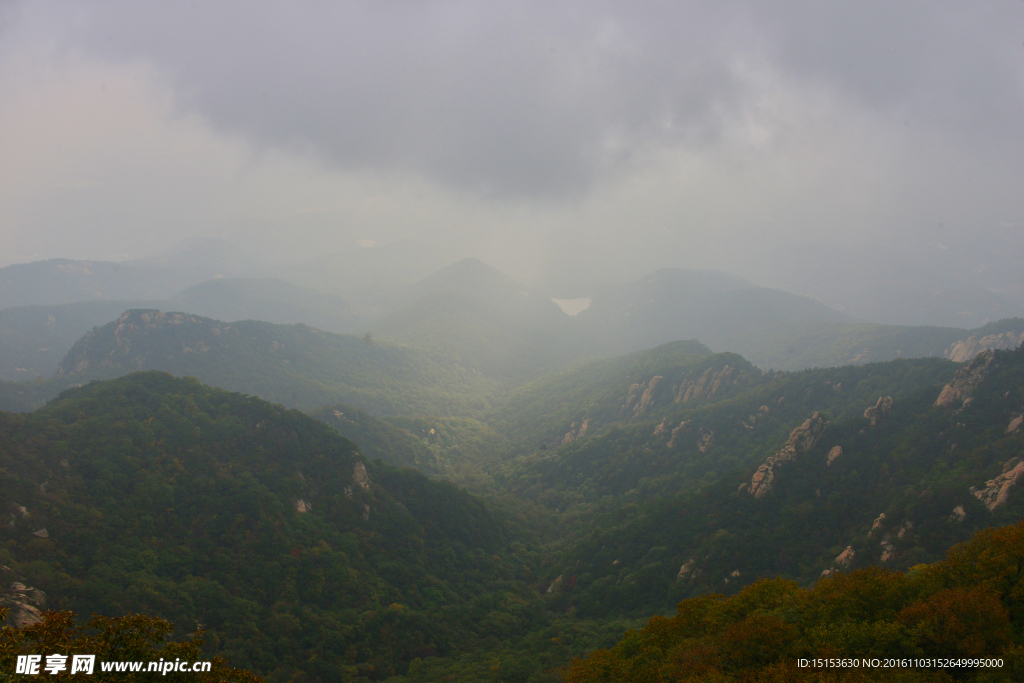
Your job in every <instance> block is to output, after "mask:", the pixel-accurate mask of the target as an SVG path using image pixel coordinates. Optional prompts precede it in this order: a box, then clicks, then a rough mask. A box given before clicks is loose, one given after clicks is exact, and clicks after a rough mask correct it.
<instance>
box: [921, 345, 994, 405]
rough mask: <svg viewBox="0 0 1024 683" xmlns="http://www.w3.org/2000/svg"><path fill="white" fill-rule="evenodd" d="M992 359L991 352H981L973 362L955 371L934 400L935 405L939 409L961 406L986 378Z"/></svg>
mask: <svg viewBox="0 0 1024 683" xmlns="http://www.w3.org/2000/svg"><path fill="white" fill-rule="evenodd" d="M994 359H995V355H994V354H993V353H992V352H991V351H982V352H981V353H979V354H978V355H977V357H975V359H974V360H972V361H971V362H970V363H968V364H967V365H965V366H964V367H962V368H960V369H959V370H957V371H956V374H955V375H953V381H952V382H950V383H949V384H947V385H946V386H944V387H943V388H942V391H941V392H940V393H939V397H938V398H937V399H935V405H936V406H938V407H940V408H952V407H954V406H957V405H958V404H959V405H963V404H964V402H965V401H967V400H968V399H970V398H971V395H972V394H973V393H974V390H975V389H976V388H977V387H978V385H980V384H981V383H982V382H983V381H984V380H985V377H986V376H988V370H989V366H991V365H992V361H993V360H994Z"/></svg>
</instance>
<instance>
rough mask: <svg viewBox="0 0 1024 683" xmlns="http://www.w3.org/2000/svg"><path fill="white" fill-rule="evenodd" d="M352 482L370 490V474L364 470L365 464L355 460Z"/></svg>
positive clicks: (365, 489)
mask: <svg viewBox="0 0 1024 683" xmlns="http://www.w3.org/2000/svg"><path fill="white" fill-rule="evenodd" d="M352 483H353V484H355V485H356V486H359V487H360V488H362V489H363V490H364V491H369V490H370V475H369V473H367V471H366V465H364V464H363V463H361V462H359V461H356V464H355V466H354V467H353V468H352Z"/></svg>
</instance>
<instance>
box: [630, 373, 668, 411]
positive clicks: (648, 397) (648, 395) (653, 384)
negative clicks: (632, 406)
mask: <svg viewBox="0 0 1024 683" xmlns="http://www.w3.org/2000/svg"><path fill="white" fill-rule="evenodd" d="M663 379H665V378H664V377H662V376H661V375H655V376H654V377H652V378H651V381H650V382H648V383H647V388H646V389H644V393H643V394H642V395H641V396H640V403H639V404H638V405H637V407H636V414H637V415H643V414H644V413H646V412H647V409H648V408H650V407H651V406H652V405H654V390H655V389H656V388H657V386H658V383H659V382H661V380H663Z"/></svg>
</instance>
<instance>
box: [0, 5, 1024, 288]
mask: <svg viewBox="0 0 1024 683" xmlns="http://www.w3.org/2000/svg"><path fill="white" fill-rule="evenodd" d="M1022 188H1024V2H1021V1H1020V0H992V1H991V2H985V3H965V2H962V1H950V2H936V1H929V2H917V1H908V2H896V1H893V0H886V1H884V2H865V1H863V0H857V1H854V2H838V1H829V2H821V1H820V0H819V1H807V2H783V1H773V2H692V3H688V2H678V1H672V2H668V1H666V2H648V3H639V2H635V1H634V2H628V3H627V2H600V1H589V2H583V1H575V0H568V1H566V2H557V3H551V2H507V3H494V2H413V1H400V0H376V1H373V2H327V1H325V0H318V1H301V0H290V1H289V2H279V3H278V2H266V1H262V0H260V1H253V0H247V1H245V2H242V1H231V0H224V1H220V2H195V3H187V2H184V1H178V2H144V1H142V0H131V1H124V2H114V1H111V2H91V1H89V0H74V1H73V2H49V1H46V0H36V1H30V0H26V1H24V2H22V1H19V0H6V1H5V0H0V239H2V244H3V248H2V249H0V265H5V264H8V263H14V262H21V261H28V260H36V259H41V258H50V257H57V256H64V257H71V258H94V259H107V258H125V257H133V258H134V257H139V256H143V255H146V254H149V253H153V252H156V251H159V250H161V249H165V248H167V247H169V246H171V245H173V244H175V243H177V242H180V241H181V240H184V239H188V238H191V237H195V236H199V235H210V236H217V237H221V238H224V239H227V240H230V241H233V242H235V243H238V244H240V245H244V246H245V247H247V248H249V249H251V250H253V251H255V252H257V253H260V254H262V255H264V256H265V257H266V258H268V259H272V260H280V261H291V262H298V261H301V260H303V259H308V258H312V257H314V256H317V255H320V254H323V253H326V252H332V251H341V250H347V249H353V248H357V245H359V244H360V243H361V244H363V245H369V244H377V245H381V244H386V243H389V242H392V241H395V240H399V239H405V238H409V239H415V240H418V241H420V242H422V243H424V244H425V245H427V246H428V247H430V248H443V249H446V250H449V251H450V252H451V254H452V255H453V258H454V257H456V256H462V255H469V254H472V255H477V256H480V257H482V258H484V260H486V261H488V262H490V263H492V264H494V265H497V266H499V267H502V268H504V269H506V270H508V271H510V272H512V273H513V274H515V275H517V276H519V277H521V278H523V279H525V280H527V281H530V282H544V281H547V282H554V281H559V274H563V275H566V277H564V278H562V279H563V280H566V281H568V280H570V279H571V278H569V277H568V274H571V275H580V276H587V277H593V276H595V274H607V275H608V276H609V277H636V276H639V275H641V274H643V273H645V272H647V271H650V270H653V269H654V268H657V267H663V266H684V267H709V268H721V269H724V270H727V271H729V272H733V273H735V274H738V275H743V276H746V277H749V278H751V279H753V280H755V281H759V282H764V283H766V284H786V283H787V280H786V277H787V275H785V273H780V272H778V270H777V269H775V268H774V267H773V265H772V264H773V262H775V257H774V255H777V254H789V255H790V256H792V255H793V254H803V253H804V252H803V251H801V249H802V248H803V247H802V245H805V244H808V243H813V244H815V245H818V246H819V247H824V248H825V250H826V252H825V253H829V252H828V249H829V248H831V247H837V246H843V245H859V249H860V251H859V252H857V253H869V252H870V250H871V249H872V248H877V249H885V250H891V251H892V252H893V253H899V254H906V255H909V256H912V257H913V258H916V259H918V260H919V261H921V262H922V263H925V264H926V265H925V266H924V267H926V268H927V267H931V266H928V265H927V264H931V263H935V264H940V265H941V264H948V263H949V262H950V261H949V253H950V252H951V251H952V252H953V253H962V254H964V258H965V259H966V261H965V262H967V261H969V263H970V269H974V270H975V271H977V272H983V271H986V269H987V272H989V273H1010V274H1011V275H1005V274H1003V275H999V277H1003V278H1007V277H1012V273H1013V272H1014V269H1015V268H1016V269H1022V270H1024V268H1020V266H1021V259H1020V257H1019V256H1017V254H1020V253H1024V190H1022ZM807 253H811V252H807ZM814 253H821V252H820V251H818V252H814ZM933 257H934V258H933ZM944 259H945V260H944ZM792 261H793V259H792V258H790V259H789V261H788V262H787V263H788V265H786V266H785V267H786V268H788V269H790V270H792V267H793V266H792ZM954 263H955V261H954ZM943 267H945V266H943ZM790 279H792V278H790ZM993 282H995V280H990V281H986V282H985V283H984V284H985V286H992V287H995V286H996V285H995V284H993ZM812 287H813V284H811V285H807V286H805V289H810V288H812ZM571 293H572V292H569V291H566V292H565V294H571Z"/></svg>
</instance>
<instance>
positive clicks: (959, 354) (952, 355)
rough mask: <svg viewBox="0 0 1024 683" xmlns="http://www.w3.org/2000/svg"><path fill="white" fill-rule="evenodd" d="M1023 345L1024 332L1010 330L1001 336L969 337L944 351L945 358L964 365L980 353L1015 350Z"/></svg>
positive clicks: (974, 335)
mask: <svg viewBox="0 0 1024 683" xmlns="http://www.w3.org/2000/svg"><path fill="white" fill-rule="evenodd" d="M1021 344H1024V331H1022V330H1011V331H1009V332H1003V333H1001V334H988V335H985V336H983V337H979V336H978V335H976V334H973V335H971V336H970V337H968V338H967V339H965V340H963V341H958V342H957V343H955V344H952V345H950V347H949V348H948V349H946V353H945V356H946V358H948V359H950V360H951V361H953V362H956V363H966V362H967V361H969V360H972V359H974V357H975V356H977V355H978V354H979V353H981V352H982V351H991V350H993V349H1015V348H1017V347H1018V346H1020V345H1021Z"/></svg>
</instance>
